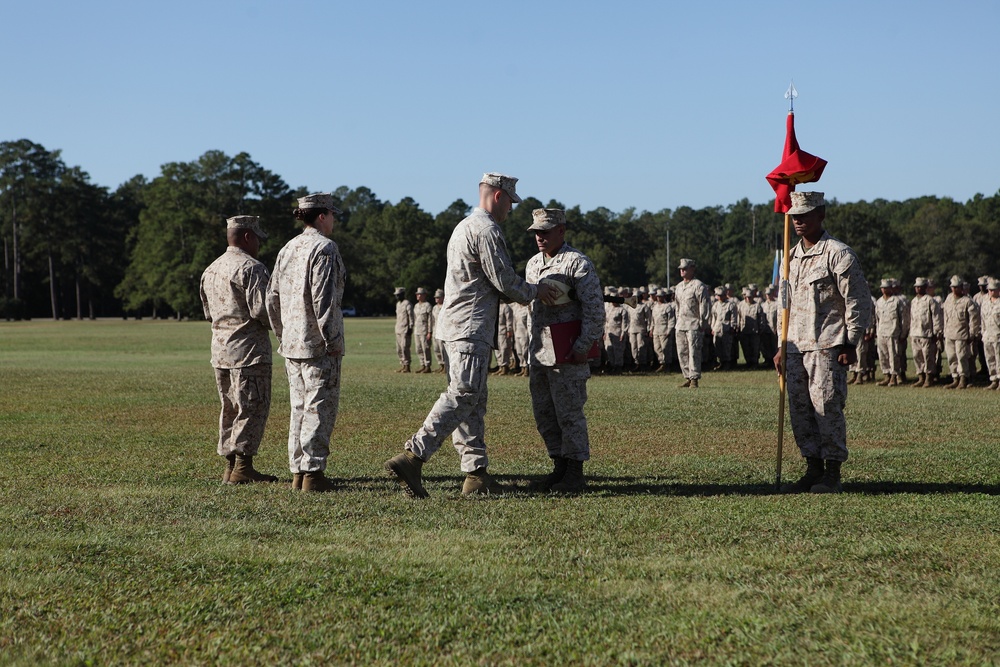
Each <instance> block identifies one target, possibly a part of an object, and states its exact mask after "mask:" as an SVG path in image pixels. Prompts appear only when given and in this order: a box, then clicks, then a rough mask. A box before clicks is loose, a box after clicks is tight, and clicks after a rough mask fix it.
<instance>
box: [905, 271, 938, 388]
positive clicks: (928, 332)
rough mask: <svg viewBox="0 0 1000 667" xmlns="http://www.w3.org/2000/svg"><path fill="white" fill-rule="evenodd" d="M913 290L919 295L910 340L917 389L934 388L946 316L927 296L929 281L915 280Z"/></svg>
mask: <svg viewBox="0 0 1000 667" xmlns="http://www.w3.org/2000/svg"><path fill="white" fill-rule="evenodd" d="M913 289H914V291H915V292H916V296H914V297H913V299H912V300H911V301H910V341H911V344H912V346H913V365H914V366H915V367H916V372H917V381H916V383H915V384H914V386H915V387H930V386H932V385H933V381H934V380H933V378H934V374H935V373H936V369H937V355H938V339H939V338H940V337H941V335H942V333H943V331H944V313H943V311H942V310H941V308H940V306H938V304H937V302H935V301H934V299H933V297H931V296H930V295H929V294H927V279H926V278H924V277H918V278H917V279H916V280H914V281H913Z"/></svg>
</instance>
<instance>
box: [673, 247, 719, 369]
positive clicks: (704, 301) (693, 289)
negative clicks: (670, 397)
mask: <svg viewBox="0 0 1000 667" xmlns="http://www.w3.org/2000/svg"><path fill="white" fill-rule="evenodd" d="M695 268H696V266H695V261H694V260H693V259H687V258H682V259H681V261H680V264H679V265H678V269H680V272H681V278H682V280H681V282H679V283H677V284H676V285H674V304H676V306H675V307H676V309H677V328H676V330H675V331H676V339H677V359H678V361H679V362H680V365H681V373H682V374H683V375H684V383H683V384H682V385H681V387H682V388H684V387H694V388H697V386H698V380H699V379H700V378H701V350H702V345H703V343H704V340H705V334H706V333H711V332H712V329H711V328H710V327H709V324H708V318H709V315H710V314H711V312H712V297H711V295H710V294H709V292H708V288H707V287H706V286H705V283H703V282H701V281H700V280H698V279H697V278H695V277H694V274H695Z"/></svg>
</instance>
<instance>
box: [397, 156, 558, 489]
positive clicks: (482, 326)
mask: <svg viewBox="0 0 1000 667" xmlns="http://www.w3.org/2000/svg"><path fill="white" fill-rule="evenodd" d="M516 183H517V179H516V178H512V177H510V176H505V175H503V174H498V173H493V172H491V173H487V174H485V175H484V176H483V179H482V181H480V186H479V206H477V207H476V208H474V209H473V211H472V213H471V214H470V215H469V216H468V217H467V218H465V219H464V220H462V221H461V222H459V223H458V225H456V226H455V229H454V231H453V232H452V235H451V239H450V240H449V241H448V270H447V274H446V279H445V280H446V282H445V288H444V293H445V299H444V304H443V305H442V307H441V314H440V316H439V317H438V322H437V329H436V330H435V335H436V336H437V337H438V338H440V339H441V340H442V341H443V342H444V358H445V360H446V361H445V366H446V368H447V369H448V389H447V390H446V391H445V392H444V393H442V394H441V396H440V397H439V398H438V400H437V402H436V403H435V404H434V407H432V408H431V411H430V413H429V414H428V415H427V418H426V419H425V420H424V423H423V426H421V427H420V429H419V430H418V431H417V432H416V433H414V434H413V436H412V437H410V439H409V440H407V441H406V444H405V445H404V452H403V453H402V454H399V455H398V456H394V457H393V458H391V459H389V460H388V461H386V462H385V468H386V470H387V471H388V472H389V474H390V475H392V476H393V477H394V478H395V479H396V480H397V481H398V482H399V483H400V485H401V486H402V487H403V491H404V493H406V494H407V495H409V496H411V497H417V498H423V497H426V496H427V495H428V494H427V491H426V489H424V486H423V479H422V467H423V464H424V462H426V461H428V460H429V459H430V458H431V457H432V456H433V455H434V453H435V452H437V451H438V449H440V447H441V445H442V444H443V443H444V440H445V438H447V437H448V436H449V435H450V436H452V442H453V443H454V446H455V449H456V450H457V451H458V454H459V457H460V458H461V467H462V470H463V471H464V472H465V473H466V478H465V482H464V484H463V486H462V493H463V494H480V493H496V492H500V491H502V487H500V486H499V485H498V484H496V483H495V482H494V481H493V479H492V478H491V477H490V475H489V473H488V472H487V466H488V465H489V459H488V457H487V455H486V442H485V440H484V432H485V424H484V417H485V415H486V400H487V397H488V392H487V387H486V381H487V377H488V375H489V363H490V354H491V350H492V349H495V348H496V344H497V342H496V334H497V311H498V305H499V303H500V298H501V296H504V297H505V298H507V299H510V300H512V301H517V302H518V303H527V302H529V301H531V300H532V299H534V298H535V297H536V296H541V297H542V298H543V299H549V298H551V297H552V296H553V294H554V292H555V290H554V289H552V288H550V287H548V286H546V285H541V286H537V285H531V284H529V283H527V282H525V281H524V280H523V279H522V278H520V277H519V276H518V275H517V273H515V271H514V267H513V266H512V265H511V261H510V255H509V253H508V251H507V242H506V241H505V240H504V236H503V232H502V231H501V229H500V225H499V223H501V222H503V221H504V220H505V219H506V217H507V214H508V213H509V212H510V210H511V207H512V205H513V204H516V203H518V202H520V201H521V198H520V197H519V196H518V195H517V192H516V191H515V185H516Z"/></svg>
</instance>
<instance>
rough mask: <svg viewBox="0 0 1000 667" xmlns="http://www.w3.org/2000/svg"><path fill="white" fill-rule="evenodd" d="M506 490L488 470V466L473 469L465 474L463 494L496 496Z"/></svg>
mask: <svg viewBox="0 0 1000 667" xmlns="http://www.w3.org/2000/svg"><path fill="white" fill-rule="evenodd" d="M503 492H504V488H503V487H502V486H500V484H499V483H498V482H497V481H496V480H495V479H493V476H492V475H490V474H489V473H488V472H486V468H479V469H477V470H473V471H472V472H470V473H468V474H467V475H466V476H465V482H464V483H463V484H462V495H463V496H487V495H490V496H496V495H500V494H501V493H503Z"/></svg>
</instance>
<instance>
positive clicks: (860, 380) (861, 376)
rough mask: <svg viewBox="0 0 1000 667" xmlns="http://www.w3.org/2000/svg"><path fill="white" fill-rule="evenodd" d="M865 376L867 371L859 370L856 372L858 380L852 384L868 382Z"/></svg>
mask: <svg viewBox="0 0 1000 667" xmlns="http://www.w3.org/2000/svg"><path fill="white" fill-rule="evenodd" d="M867 376H868V373H865V372H864V371H861V372H860V373H858V381H857V382H855V383H854V384H866V383H867V382H868V379H867Z"/></svg>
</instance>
